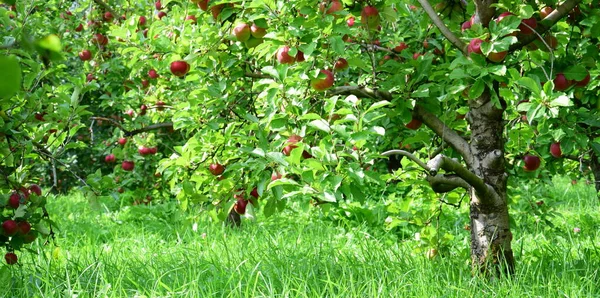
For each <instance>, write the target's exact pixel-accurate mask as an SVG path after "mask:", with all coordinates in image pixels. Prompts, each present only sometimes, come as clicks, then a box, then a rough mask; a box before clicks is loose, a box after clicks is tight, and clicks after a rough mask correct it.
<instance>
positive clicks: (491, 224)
mask: <svg viewBox="0 0 600 298" xmlns="http://www.w3.org/2000/svg"><path fill="white" fill-rule="evenodd" d="M490 92H493V91H491V90H486V92H484V94H483V95H482V96H481V97H479V98H478V99H477V100H472V101H470V102H469V107H470V111H469V114H468V116H467V120H468V121H469V124H470V127H471V142H470V145H469V146H470V150H471V154H472V158H473V159H472V162H471V168H470V169H469V170H471V171H472V172H473V173H475V174H476V175H478V176H479V177H481V178H482V179H483V180H484V181H485V182H486V183H487V184H488V185H490V186H492V187H493V188H494V190H495V192H496V193H497V196H495V197H482V196H480V195H478V194H477V193H476V192H475V190H473V189H472V190H471V193H470V198H471V202H470V217H471V259H472V264H473V270H474V272H476V271H479V272H482V273H484V274H486V275H488V274H491V273H493V271H496V273H500V271H501V268H502V271H504V272H505V273H513V272H514V257H513V251H512V248H511V241H512V233H511V232H510V221H509V215H508V200H507V197H506V184H507V180H508V174H507V173H506V169H505V162H504V144H505V140H504V139H503V137H502V132H503V121H502V120H503V119H502V116H503V113H504V109H505V107H504V106H503V107H502V108H497V107H495V106H494V103H493V102H492V100H491V98H490ZM491 269H494V270H491Z"/></svg>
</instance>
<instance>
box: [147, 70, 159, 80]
mask: <svg viewBox="0 0 600 298" xmlns="http://www.w3.org/2000/svg"><path fill="white" fill-rule="evenodd" d="M148 76H149V77H150V78H151V79H157V78H158V73H157V72H156V70H154V69H151V70H149V71H148Z"/></svg>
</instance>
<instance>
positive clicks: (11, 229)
mask: <svg viewBox="0 0 600 298" xmlns="http://www.w3.org/2000/svg"><path fill="white" fill-rule="evenodd" d="M2 229H3V230H4V235H6V236H13V235H15V234H16V233H17V232H18V231H19V225H18V224H17V222H16V221H14V220H12V219H7V220H5V221H4V222H3V223H2Z"/></svg>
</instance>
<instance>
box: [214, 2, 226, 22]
mask: <svg viewBox="0 0 600 298" xmlns="http://www.w3.org/2000/svg"><path fill="white" fill-rule="evenodd" d="M223 7H225V4H218V5H215V6H213V7H211V8H210V12H211V13H212V16H213V19H215V20H217V19H218V18H219V14H220V13H221V10H222V9H223Z"/></svg>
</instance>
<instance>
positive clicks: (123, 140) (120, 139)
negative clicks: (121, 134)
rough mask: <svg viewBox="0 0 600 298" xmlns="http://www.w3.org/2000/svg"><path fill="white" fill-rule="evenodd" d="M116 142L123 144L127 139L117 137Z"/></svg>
mask: <svg viewBox="0 0 600 298" xmlns="http://www.w3.org/2000/svg"><path fill="white" fill-rule="evenodd" d="M117 142H119V145H121V146H125V144H126V143H127V139H126V138H119V140H118V141H117Z"/></svg>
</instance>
